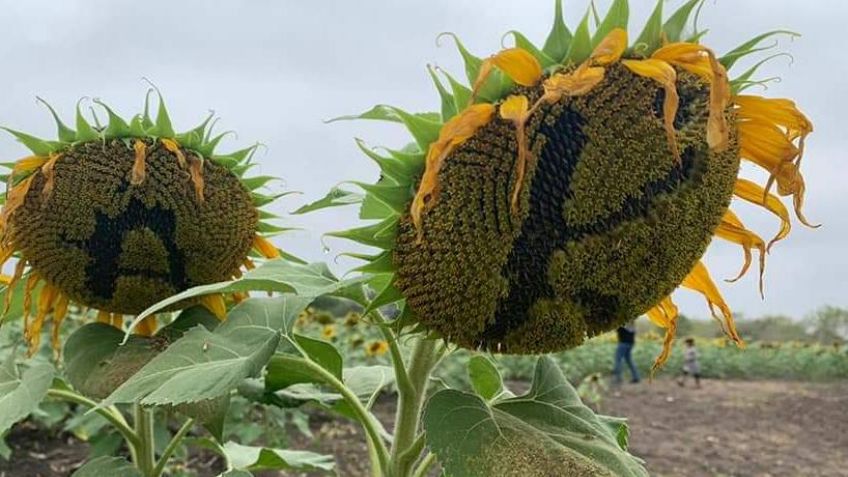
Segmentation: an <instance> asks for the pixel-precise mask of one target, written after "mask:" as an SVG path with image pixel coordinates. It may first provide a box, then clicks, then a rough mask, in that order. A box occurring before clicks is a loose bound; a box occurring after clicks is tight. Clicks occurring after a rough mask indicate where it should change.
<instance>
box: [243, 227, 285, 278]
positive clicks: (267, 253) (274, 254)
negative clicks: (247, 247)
mask: <svg viewBox="0 0 848 477" xmlns="http://www.w3.org/2000/svg"><path fill="white" fill-rule="evenodd" d="M253 248H254V249H256V251H257V252H259V253H260V254H261V255H262V256H263V257H265V258H279V257H280V250H279V249H277V247H276V246H274V244H272V243H271V242H270V241H269V240H268V239H266V238H265V237H263V236H261V235H259V234H257V235H256V236H255V237H253ZM251 264H252V262H251ZM248 270H250V268H248Z"/></svg>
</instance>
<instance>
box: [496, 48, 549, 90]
mask: <svg viewBox="0 0 848 477" xmlns="http://www.w3.org/2000/svg"><path fill="white" fill-rule="evenodd" d="M491 61H492V63H493V64H494V65H495V66H497V67H498V69H499V70H501V71H503V72H504V73H505V74H506V75H507V76H509V77H510V78H511V79H512V80H513V81H515V82H516V83H518V84H520V85H521V86H533V85H535V84H536V83H538V82H539V78H541V77H542V65H540V64H539V60H537V59H536V57H535V56H533V55H532V54H530V53H529V52H528V51H527V50H524V49H521V48H508V49H506V50H502V51H500V52H499V53H498V54H496V55H495V56H493V57H492V58H491Z"/></svg>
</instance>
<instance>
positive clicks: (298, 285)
mask: <svg viewBox="0 0 848 477" xmlns="http://www.w3.org/2000/svg"><path fill="white" fill-rule="evenodd" d="M363 282H364V278H361V277H357V278H353V279H348V280H341V281H340V280H339V279H338V278H336V277H335V276H333V274H332V273H329V271H328V270H327V268H326V265H325V264H322V263H312V264H303V263H296V262H292V261H290V260H285V259H277V260H268V261H267V262H265V263H263V264H262V265H260V266H258V267H256V268H255V269H253V270H250V271H249V272H247V273H245V274H244V275H243V276H242V277H241V278H239V279H236V280H230V281H226V282H220V283H213V284H211V285H201V286H198V287H194V288H190V289H188V290H186V291H184V292H181V293H178V294H176V295H174V296H172V297H169V298H166V299H164V300H162V301H160V302H159V303H157V304H155V305H152V306H151V307H150V308H148V309H147V310H144V312H142V313H141V314H140V315H138V317H136V319H135V320H133V323H132V326H133V327H134V326H135V325H136V324H138V322H140V321H141V320H142V319H144V318H145V317H146V316H150V315H152V314H153V313H157V312H159V311H160V310H163V309H165V308H168V307H169V306H171V305H173V304H176V303H179V302H181V301H183V300H186V299H188V298H194V297H197V296H202V295H209V294H212V293H233V292H244V291H267V292H281V293H296V294H297V295H299V296H301V297H303V298H308V299H314V298H316V297H318V296H320V295H333V296H340V297H343V298H351V297H356V296H358V295H359V290H358V289H359V288H361V285H362V283H363ZM228 321H229V320H228Z"/></svg>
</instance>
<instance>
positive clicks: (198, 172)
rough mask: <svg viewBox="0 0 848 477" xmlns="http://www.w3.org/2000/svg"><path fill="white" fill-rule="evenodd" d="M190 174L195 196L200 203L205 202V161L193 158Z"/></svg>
mask: <svg viewBox="0 0 848 477" xmlns="http://www.w3.org/2000/svg"><path fill="white" fill-rule="evenodd" d="M189 174H190V175H191V182H192V184H194V195H195V196H196V197H197V201H198V202H203V200H204V199H203V187H204V186H203V159H201V158H199V157H194V156H192V157H191V165H190V166H189Z"/></svg>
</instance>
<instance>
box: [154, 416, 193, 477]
mask: <svg viewBox="0 0 848 477" xmlns="http://www.w3.org/2000/svg"><path fill="white" fill-rule="evenodd" d="M193 426H194V419H187V420H186V421H185V422H184V423H183V425H182V426H181V427H180V429H179V430H178V431H177V433H176V434H174V437H172V438H171V440H170V441H169V442H168V445H167V446H166V447H165V450H164V451H162V455H161V456H159V462H157V463H156V467H154V468H153V473H152V477H159V476H160V475H162V472H164V471H165V466H166V465H168V459H170V458H171V455H173V454H174V451H176V450H177V446H179V445H180V442H182V440H183V437H185V435H186V434H188V432H189V431H190V430H191V428H192V427H193Z"/></svg>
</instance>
